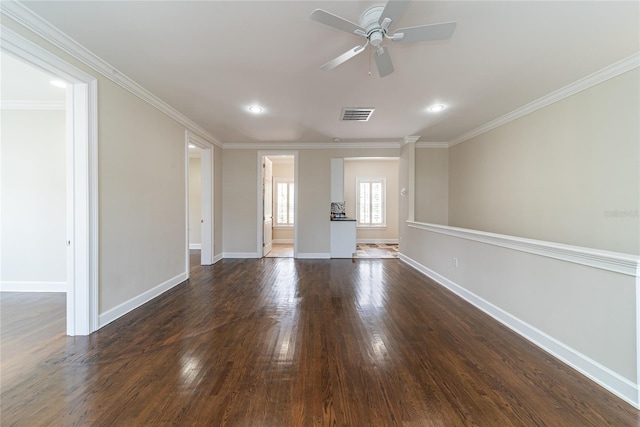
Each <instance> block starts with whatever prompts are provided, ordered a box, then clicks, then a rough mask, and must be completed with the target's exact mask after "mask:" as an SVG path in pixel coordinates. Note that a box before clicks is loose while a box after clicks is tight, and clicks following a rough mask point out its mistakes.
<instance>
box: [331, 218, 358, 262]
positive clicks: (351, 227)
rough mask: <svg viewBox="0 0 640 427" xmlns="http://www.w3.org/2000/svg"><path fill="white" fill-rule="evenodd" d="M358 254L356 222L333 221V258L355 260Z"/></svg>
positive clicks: (335, 219)
mask: <svg viewBox="0 0 640 427" xmlns="http://www.w3.org/2000/svg"><path fill="white" fill-rule="evenodd" d="M355 252H356V220H355V219H353V218H333V219H332V220H331V258H353V254H354V253H355Z"/></svg>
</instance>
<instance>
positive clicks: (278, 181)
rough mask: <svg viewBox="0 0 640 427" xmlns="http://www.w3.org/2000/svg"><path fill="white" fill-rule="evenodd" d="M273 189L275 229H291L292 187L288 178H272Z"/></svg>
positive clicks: (293, 202) (293, 203) (292, 216)
mask: <svg viewBox="0 0 640 427" xmlns="http://www.w3.org/2000/svg"><path fill="white" fill-rule="evenodd" d="M273 182H274V184H275V185H274V187H275V190H276V191H275V197H274V199H273V200H274V207H273V210H274V211H275V217H276V223H275V224H274V226H276V227H293V218H294V206H295V201H294V194H295V193H294V191H293V190H294V187H293V185H294V184H293V180H292V179H290V178H273Z"/></svg>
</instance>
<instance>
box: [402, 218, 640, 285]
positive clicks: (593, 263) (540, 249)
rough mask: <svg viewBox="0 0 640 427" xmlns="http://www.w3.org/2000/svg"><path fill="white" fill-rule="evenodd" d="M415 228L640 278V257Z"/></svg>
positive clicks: (483, 234) (423, 225) (455, 230)
mask: <svg viewBox="0 0 640 427" xmlns="http://www.w3.org/2000/svg"><path fill="white" fill-rule="evenodd" d="M407 224H408V226H409V227H411V228H417V229H420V230H426V231H431V232H433V233H439V234H445V235H447V236H452V237H459V238H461V239H466V240H473V241H476V242H481V243H486V244H489V245H494V246H500V247H503V248H508V249H514V250H517V251H521V252H528V253H531V254H535V255H541V256H545V257H548V258H555V259H559V260H562V261H568V262H573V263H575V264H581V265H587V266H589V267H594V268H599V269H602V270H608V271H613V272H616V273H621V274H626V275H628V276H636V275H637V274H638V269H639V267H638V266H639V264H640V257H638V256H636V255H630V254H624V253H620V252H610V251H603V250H599V249H591V248H584V247H581V246H571V245H564V244H561V243H554V242H546V241H542V240H534V239H525V238H522V237H515V236H508V235H505V234H496V233H487V232H484V231H477V230H470V229H467V228H458V227H450V226H446V225H438V224H426V223H421V222H415V221H407Z"/></svg>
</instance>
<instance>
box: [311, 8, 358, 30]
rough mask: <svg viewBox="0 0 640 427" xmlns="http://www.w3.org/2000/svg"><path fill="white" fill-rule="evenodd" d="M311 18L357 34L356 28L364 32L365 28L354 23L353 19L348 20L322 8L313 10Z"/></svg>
mask: <svg viewBox="0 0 640 427" xmlns="http://www.w3.org/2000/svg"><path fill="white" fill-rule="evenodd" d="M309 18H311V19H312V20H314V21H316V22H320V23H321V24H325V25H328V26H330V27H333V28H337V29H339V30H342V31H346V32H347V33H350V34H355V33H356V30H360V31H361V32H364V28H362V27H361V26H360V25H358V24H354V23H353V22H351V21H347V20H346V19H344V18H341V17H339V16H337V15H334V14H333V13H329V12H327V11H325V10H322V9H316V10H314V11H313V12H311V16H309Z"/></svg>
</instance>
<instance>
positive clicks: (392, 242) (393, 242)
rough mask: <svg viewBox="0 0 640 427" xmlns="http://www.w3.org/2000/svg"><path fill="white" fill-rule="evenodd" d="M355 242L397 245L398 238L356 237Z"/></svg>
mask: <svg viewBox="0 0 640 427" xmlns="http://www.w3.org/2000/svg"><path fill="white" fill-rule="evenodd" d="M356 243H365V244H366V243H373V244H376V245H383V244H386V245H397V244H398V239H358V240H356Z"/></svg>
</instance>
